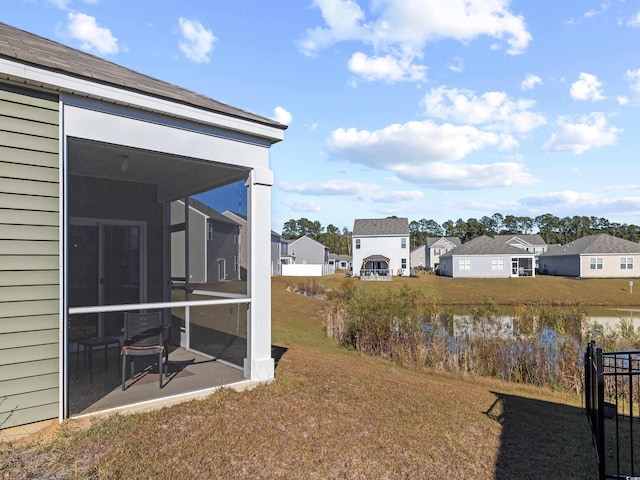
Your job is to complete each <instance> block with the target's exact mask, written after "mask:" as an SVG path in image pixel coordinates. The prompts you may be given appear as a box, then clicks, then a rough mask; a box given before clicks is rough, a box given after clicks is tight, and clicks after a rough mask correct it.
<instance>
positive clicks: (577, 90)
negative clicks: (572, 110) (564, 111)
mask: <svg viewBox="0 0 640 480" xmlns="http://www.w3.org/2000/svg"><path fill="white" fill-rule="evenodd" d="M570 93H571V98H573V99H574V100H593V101H599V100H604V99H605V98H606V97H604V96H603V95H602V82H600V81H599V80H598V77H596V76H595V75H592V74H590V73H584V72H582V73H581V74H580V76H579V79H578V80H576V81H575V82H574V83H572V84H571V90H570Z"/></svg>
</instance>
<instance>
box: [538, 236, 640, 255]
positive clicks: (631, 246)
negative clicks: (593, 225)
mask: <svg viewBox="0 0 640 480" xmlns="http://www.w3.org/2000/svg"><path fill="white" fill-rule="evenodd" d="M605 253H611V254H619V253H640V245H639V244H637V243H636V242H632V241H630V240H625V239H623V238H618V237H614V236H613V235H609V234H608V233H599V234H597V235H588V236H586V237H582V238H578V239H577V240H574V241H573V242H570V243H567V244H566V245H560V246H556V247H552V248H550V249H549V250H548V251H546V252H545V253H543V254H541V255H540V256H541V257H557V256H564V255H596V254H605Z"/></svg>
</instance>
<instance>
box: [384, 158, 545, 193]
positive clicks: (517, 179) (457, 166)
mask: <svg viewBox="0 0 640 480" xmlns="http://www.w3.org/2000/svg"><path fill="white" fill-rule="evenodd" d="M395 171H396V175H398V177H400V178H401V179H404V180H407V181H413V182H418V183H427V184H429V185H431V186H432V187H434V188H447V189H480V188H493V187H512V186H518V185H531V184H533V183H536V182H537V181H538V180H536V179H535V177H533V175H531V173H530V172H529V171H528V170H527V169H526V168H525V166H524V165H523V164H521V163H517V162H496V163H492V164H461V163H451V162H433V163H431V164H429V165H428V166H426V167H425V166H415V165H399V166H398V167H397V168H396V169H395Z"/></svg>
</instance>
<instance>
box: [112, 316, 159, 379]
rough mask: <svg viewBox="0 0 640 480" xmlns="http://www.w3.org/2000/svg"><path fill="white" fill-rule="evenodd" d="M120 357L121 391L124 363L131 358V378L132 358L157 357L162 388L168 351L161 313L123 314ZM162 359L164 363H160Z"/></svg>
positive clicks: (132, 372) (132, 373) (124, 373)
mask: <svg viewBox="0 0 640 480" xmlns="http://www.w3.org/2000/svg"><path fill="white" fill-rule="evenodd" d="M121 352H122V353H121V356H122V390H125V377H126V372H125V370H126V362H127V357H128V356H131V378H133V377H134V365H133V357H135V356H142V355H145V356H146V355H158V377H159V379H160V388H162V374H163V372H164V374H165V375H166V374H167V362H168V361H169V349H168V348H167V345H166V343H165V338H164V325H163V321H162V312H146V313H133V312H125V314H124V343H123V345H122V350H121ZM163 357H164V360H165V361H164V362H163V361H162V360H163Z"/></svg>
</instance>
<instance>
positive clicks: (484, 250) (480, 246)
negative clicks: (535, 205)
mask: <svg viewBox="0 0 640 480" xmlns="http://www.w3.org/2000/svg"><path fill="white" fill-rule="evenodd" d="M505 254H506V255H519V256H527V255H533V254H532V253H528V252H525V251H523V250H522V249H520V248H518V247H513V246H511V245H509V244H507V243H504V242H503V241H501V240H496V239H495V238H491V237H487V236H486V235H482V236H481V237H476V238H474V239H473V240H470V241H469V242H467V243H463V244H462V245H461V246H459V247H456V248H454V249H453V250H449V251H448V252H447V253H444V254H442V255H440V258H442V257H450V256H453V255H456V256H460V255H505Z"/></svg>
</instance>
